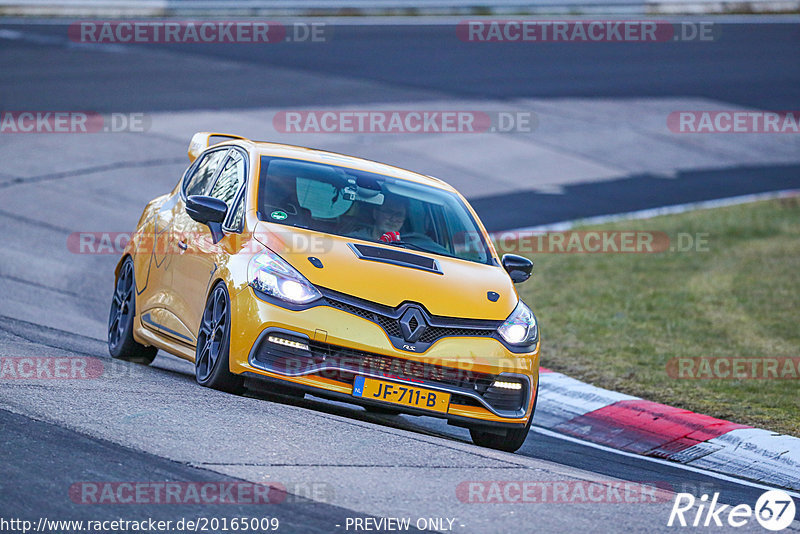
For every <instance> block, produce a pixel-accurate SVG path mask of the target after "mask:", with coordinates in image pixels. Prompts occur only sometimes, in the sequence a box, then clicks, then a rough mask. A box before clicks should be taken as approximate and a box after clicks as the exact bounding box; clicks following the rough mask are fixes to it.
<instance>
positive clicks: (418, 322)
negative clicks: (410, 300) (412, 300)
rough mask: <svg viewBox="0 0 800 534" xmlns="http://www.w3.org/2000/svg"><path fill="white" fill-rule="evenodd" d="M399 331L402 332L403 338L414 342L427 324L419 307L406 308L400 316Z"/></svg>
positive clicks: (425, 328) (426, 327)
mask: <svg viewBox="0 0 800 534" xmlns="http://www.w3.org/2000/svg"><path fill="white" fill-rule="evenodd" d="M398 322H399V323H400V331H401V332H402V333H403V339H405V340H406V341H408V342H409V343H414V342H416V341H417V340H418V339H419V338H420V337H421V336H422V334H423V333H424V332H425V330H427V329H428V325H427V324H426V323H425V316H424V315H422V312H421V311H420V309H419V308H408V309H407V310H406V312H405V313H404V314H403V315H402V317H400V320H399V321H398Z"/></svg>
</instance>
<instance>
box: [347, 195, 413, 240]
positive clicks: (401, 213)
mask: <svg viewBox="0 0 800 534" xmlns="http://www.w3.org/2000/svg"><path fill="white" fill-rule="evenodd" d="M407 211H408V208H407V206H406V202H405V200H404V199H403V198H402V197H399V196H396V195H386V197H385V198H384V201H383V205H381V206H375V207H374V208H372V219H373V221H374V224H373V225H372V226H368V227H366V228H361V229H359V230H356V231H355V232H353V234H352V236H353V237H358V238H360V239H367V240H372V241H378V240H380V241H386V242H387V243H391V242H394V241H400V228H402V227H403V224H404V223H405V221H406V213H407Z"/></svg>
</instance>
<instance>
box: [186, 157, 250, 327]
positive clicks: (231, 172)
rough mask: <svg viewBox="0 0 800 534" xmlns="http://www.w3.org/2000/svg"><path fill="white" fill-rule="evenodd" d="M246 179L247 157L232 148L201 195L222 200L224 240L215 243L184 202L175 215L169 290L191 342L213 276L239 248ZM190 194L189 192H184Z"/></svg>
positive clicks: (206, 228) (198, 323)
mask: <svg viewBox="0 0 800 534" xmlns="http://www.w3.org/2000/svg"><path fill="white" fill-rule="evenodd" d="M246 176H247V169H246V157H245V153H244V152H243V151H240V150H239V149H236V148H234V149H231V150H230V151H229V152H228V153H227V154H226V157H225V159H224V161H223V163H222V164H221V165H220V166H219V170H218V172H217V173H216V175H215V176H214V178H213V180H212V181H211V183H209V184H208V187H207V188H206V189H205V190H204V191H203V193H200V192H198V191H194V192H193V194H205V195H208V196H212V197H215V198H218V199H220V200H222V201H224V202H225V203H226V204H227V206H228V214H227V217H226V219H225V222H224V223H223V225H222V228H223V233H224V237H223V238H222V240H220V241H219V242H218V243H214V241H213V237H212V234H211V231H210V230H209V228H208V226H207V225H205V224H202V223H199V222H197V221H195V220H193V219H192V218H191V217H189V215H188V214H187V213H186V209H185V200H184V201H183V206H182V209H181V210H180V212H179V213H177V214H176V218H175V225H174V227H175V231H176V238H177V240H178V245H179V247H180V249H181V250H180V252H179V254H177V256H176V258H175V265H174V272H173V278H172V291H173V294H174V301H175V304H176V307H175V309H176V313H177V314H178V317H179V319H180V320H181V322H182V323H183V325H184V326H185V328H186V329H188V330H189V331H190V332H191V336H192V339H193V342H194V340H196V337H197V331H198V329H199V327H200V319H201V318H202V315H203V308H204V306H205V301H206V297H207V295H208V292H209V291H210V289H211V288H210V285H211V282H212V280H214V275H215V274H216V272H217V270H218V269H219V268H220V266H221V265H222V264H223V263H224V262H225V261H226V260H227V258H228V256H229V255H230V254H231V253H233V252H234V250H235V248H236V246H238V245H240V244H241V243H239V240H238V239H237V237H238V235H239V232H240V231H241V223H242V214H243V213H242V212H241V209H240V208H239V203H240V202H243V201H244V199H243V192H244V189H245V182H246ZM187 193H192V191H187Z"/></svg>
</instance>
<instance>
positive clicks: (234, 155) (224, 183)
mask: <svg viewBox="0 0 800 534" xmlns="http://www.w3.org/2000/svg"><path fill="white" fill-rule="evenodd" d="M243 183H244V161H243V158H242V154H241V153H240V152H239V151H238V150H232V151H231V153H230V157H228V159H227V160H226V162H225V166H224V167H223V168H222V172H220V173H219V177H218V178H217V181H216V183H214V187H213V188H212V189H211V193H209V195H211V196H212V197H214V198H218V199H220V200H222V201H224V202H225V203H226V204H227V205H228V209H229V210H230V209H231V208H232V207H233V200H234V199H235V198H236V193H238V192H239V189H240V188H241V186H242V184H243Z"/></svg>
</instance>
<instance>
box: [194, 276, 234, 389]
mask: <svg viewBox="0 0 800 534" xmlns="http://www.w3.org/2000/svg"><path fill="white" fill-rule="evenodd" d="M230 342H231V300H230V298H229V297H228V290H227V289H226V288H225V284H221V283H220V284H217V285H216V286H215V287H214V290H213V291H212V292H211V295H210V296H209V297H208V301H206V307H205V310H204V311H203V319H202V321H201V322H200V332H199V333H198V334H197V349H196V352H195V364H194V375H195V378H196V379H197V383H198V384H200V385H201V386H205V387H208V388H213V389H218V390H220V391H227V392H228V393H235V394H240V393H242V392H243V391H244V379H243V378H242V377H241V376H237V375H234V374H233V373H231V372H230V363H229V352H230V344H231V343H230Z"/></svg>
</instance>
